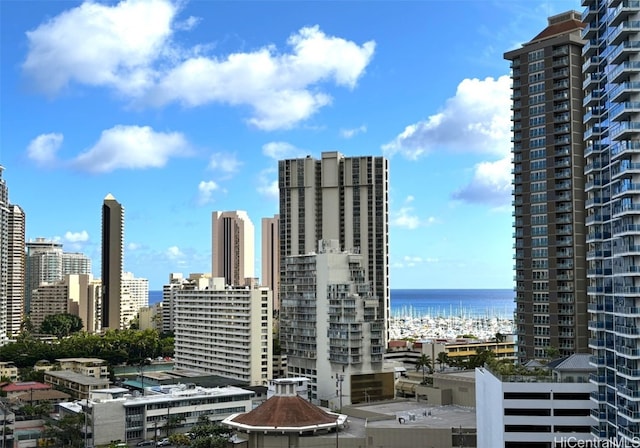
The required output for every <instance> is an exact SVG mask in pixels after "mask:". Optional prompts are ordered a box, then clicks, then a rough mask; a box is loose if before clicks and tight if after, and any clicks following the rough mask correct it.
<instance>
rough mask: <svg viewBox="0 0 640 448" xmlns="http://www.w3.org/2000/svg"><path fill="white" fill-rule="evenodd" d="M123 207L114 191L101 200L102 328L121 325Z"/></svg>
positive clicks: (117, 327) (119, 326)
mask: <svg viewBox="0 0 640 448" xmlns="http://www.w3.org/2000/svg"><path fill="white" fill-rule="evenodd" d="M123 233H124V208H123V207H122V205H121V204H120V203H119V202H118V201H117V200H116V198H114V197H113V196H112V195H111V194H108V195H107V196H106V197H105V198H104V202H103V203H102V328H103V329H104V330H106V329H109V328H112V329H119V328H122V326H123V325H122V324H123V323H122V321H121V316H120V314H121V313H120V298H121V295H122V252H123V244H124V237H123Z"/></svg>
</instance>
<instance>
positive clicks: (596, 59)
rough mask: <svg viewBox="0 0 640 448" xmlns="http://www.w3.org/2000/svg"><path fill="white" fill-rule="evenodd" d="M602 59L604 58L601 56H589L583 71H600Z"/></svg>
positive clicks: (583, 65)
mask: <svg viewBox="0 0 640 448" xmlns="http://www.w3.org/2000/svg"><path fill="white" fill-rule="evenodd" d="M602 60H603V59H602V58H601V57H600V56H591V57H590V58H587V60H586V61H585V62H584V64H582V72H583V73H591V72H595V71H598V69H599V67H600V63H601V62H602Z"/></svg>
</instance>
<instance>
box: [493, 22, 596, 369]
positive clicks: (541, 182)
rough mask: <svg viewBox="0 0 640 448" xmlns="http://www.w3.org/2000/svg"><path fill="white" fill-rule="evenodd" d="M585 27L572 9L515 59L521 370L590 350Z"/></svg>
mask: <svg viewBox="0 0 640 448" xmlns="http://www.w3.org/2000/svg"><path fill="white" fill-rule="evenodd" d="M582 27H583V24H582V22H581V21H580V15H579V14H578V13H577V12H575V11H570V12H566V13H563V14H559V15H556V16H553V17H550V18H549V22H548V26H547V27H546V28H545V29H544V30H542V31H541V32H540V33H539V34H538V35H537V36H535V37H534V38H533V39H532V40H531V41H530V42H527V43H525V44H523V45H522V47H520V48H518V49H515V50H512V51H509V52H507V53H505V55H504V57H505V59H507V60H509V61H511V77H512V78H513V88H512V92H513V94H512V97H513V102H512V107H511V108H512V110H513V117H512V119H513V137H512V141H513V149H512V151H513V198H514V200H513V203H514V211H513V216H514V235H515V254H514V255H515V256H514V259H515V273H516V275H515V280H516V291H515V293H516V300H515V301H516V325H517V334H518V351H519V352H518V358H519V360H520V361H521V362H524V361H526V360H530V359H534V358H535V359H544V358H549V357H552V356H556V355H562V356H568V355H571V354H572V353H580V352H582V353H584V352H585V351H587V350H588V339H589V331H588V328H587V320H588V314H587V268H586V258H585V257H586V253H587V246H586V242H585V233H586V232H585V192H584V190H585V159H584V142H583V135H584V129H585V128H584V126H583V124H582V116H583V110H584V108H583V97H584V95H583V91H582V87H583V80H582V75H581V71H582V63H583V59H582V54H581V52H582V46H583V40H582V38H581V36H580V32H581V29H582Z"/></svg>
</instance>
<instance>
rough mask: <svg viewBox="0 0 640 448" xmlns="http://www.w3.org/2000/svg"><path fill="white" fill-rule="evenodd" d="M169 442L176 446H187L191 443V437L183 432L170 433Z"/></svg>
mask: <svg viewBox="0 0 640 448" xmlns="http://www.w3.org/2000/svg"><path fill="white" fill-rule="evenodd" d="M169 442H171V445H175V446H177V447H183V446H189V445H191V439H190V438H189V437H187V436H186V435H184V434H180V433H178V434H171V435H170V436H169Z"/></svg>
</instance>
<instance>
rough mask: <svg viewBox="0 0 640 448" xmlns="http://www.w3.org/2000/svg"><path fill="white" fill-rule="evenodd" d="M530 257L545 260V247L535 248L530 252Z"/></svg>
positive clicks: (547, 254)
mask: <svg viewBox="0 0 640 448" xmlns="http://www.w3.org/2000/svg"><path fill="white" fill-rule="evenodd" d="M531 256H532V257H533V258H547V257H548V256H549V250H548V249H547V248H546V247H537V248H534V249H532V250H531Z"/></svg>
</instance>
